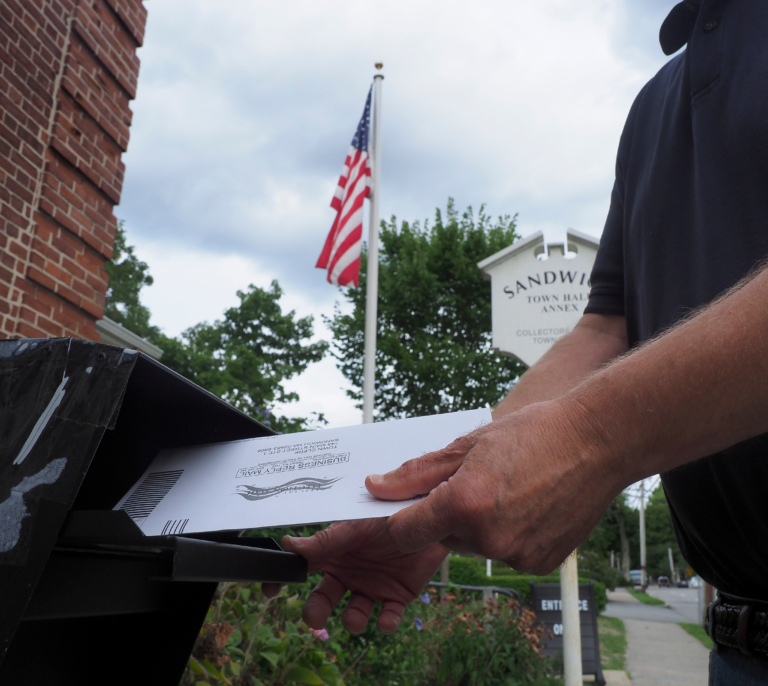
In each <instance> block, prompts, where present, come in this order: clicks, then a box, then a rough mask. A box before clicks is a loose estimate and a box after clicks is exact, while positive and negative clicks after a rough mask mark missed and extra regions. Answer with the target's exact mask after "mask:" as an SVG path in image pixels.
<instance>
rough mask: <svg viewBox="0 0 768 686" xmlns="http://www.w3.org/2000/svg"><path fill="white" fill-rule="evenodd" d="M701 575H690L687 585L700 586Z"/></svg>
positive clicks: (690, 586)
mask: <svg viewBox="0 0 768 686" xmlns="http://www.w3.org/2000/svg"><path fill="white" fill-rule="evenodd" d="M701 583H702V582H701V577H700V576H692V577H691V578H690V579H689V580H688V587H689V588H701Z"/></svg>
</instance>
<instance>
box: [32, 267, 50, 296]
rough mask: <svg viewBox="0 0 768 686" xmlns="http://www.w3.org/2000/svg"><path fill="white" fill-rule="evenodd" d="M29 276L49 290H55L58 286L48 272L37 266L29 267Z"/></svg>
mask: <svg viewBox="0 0 768 686" xmlns="http://www.w3.org/2000/svg"><path fill="white" fill-rule="evenodd" d="M27 278H28V279H29V280H30V281H32V282H34V283H36V284H39V285H40V286H45V288H47V289H48V290H49V291H54V292H55V290H54V289H55V288H56V282H55V281H54V280H53V279H52V278H51V277H50V276H48V275H47V274H44V273H43V272H42V271H40V270H39V269H38V268H37V267H34V266H32V265H30V266H29V268H28V269H27Z"/></svg>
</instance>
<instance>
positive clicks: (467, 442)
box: [365, 436, 474, 500]
mask: <svg viewBox="0 0 768 686" xmlns="http://www.w3.org/2000/svg"><path fill="white" fill-rule="evenodd" d="M473 445H474V441H473V440H472V439H471V438H470V437H469V436H465V437H463V438H459V439H457V440H455V441H454V442H453V443H451V444H450V445H449V446H447V447H446V448H443V449H442V450H436V451H435V452H433V453H427V454H426V455H422V456H421V457H417V458H415V459H413V460H408V461H407V462H404V463H403V464H402V465H400V466H399V467H398V468H397V469H394V470H392V471H391V472H387V473H386V474H371V475H370V476H368V477H366V479H365V487H366V488H367V489H368V492H369V493H370V494H371V495H373V496H375V497H376V498H381V499H382V500H407V499H408V498H413V497H414V496H417V495H422V494H424V493H429V492H430V491H431V490H432V489H433V488H435V487H436V486H437V485H438V484H441V483H442V482H443V481H447V480H448V479H449V478H450V477H451V476H453V474H454V473H455V472H456V470H457V469H458V468H459V467H460V466H461V463H462V462H463V461H464V458H465V457H466V455H467V453H468V452H469V450H470V449H471V447H472V446H473Z"/></svg>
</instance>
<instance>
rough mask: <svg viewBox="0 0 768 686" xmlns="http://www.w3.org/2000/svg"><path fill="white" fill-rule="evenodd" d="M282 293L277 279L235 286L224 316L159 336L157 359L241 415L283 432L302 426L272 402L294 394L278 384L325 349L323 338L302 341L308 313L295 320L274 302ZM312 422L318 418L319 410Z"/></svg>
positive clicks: (309, 330)
mask: <svg viewBox="0 0 768 686" xmlns="http://www.w3.org/2000/svg"><path fill="white" fill-rule="evenodd" d="M282 294H283V292H282V289H281V288H280V286H279V285H278V283H277V281H273V282H272V285H271V287H270V288H269V290H264V289H263V288H259V287H257V286H253V285H251V286H249V287H248V290H247V291H238V292H237V297H238V298H239V299H240V304H239V305H238V306H237V307H231V308H229V309H228V310H226V312H224V318H223V319H221V320H217V321H215V322H213V324H209V323H207V322H203V323H201V324H197V325H196V326H193V327H191V328H189V329H187V330H186V331H184V332H183V333H182V334H181V336H180V337H179V338H169V337H167V336H160V337H159V338H158V340H157V344H158V345H159V346H160V347H161V348H162V349H163V350H164V353H163V360H162V361H163V364H165V365H166V366H168V367H170V368H171V369H173V370H174V371H176V372H178V373H179V374H181V375H182V376H185V377H186V378H188V379H190V380H192V381H194V382H195V383H196V384H199V385H200V386H202V387H203V388H205V389H207V390H209V391H210V392H211V393H213V394H215V395H217V396H219V397H220V398H222V399H224V400H226V401H227V402H228V403H230V404H232V405H234V406H235V407H236V408H238V409H239V410H241V411H242V412H245V413H246V414H248V415H250V416H252V417H255V418H257V419H259V420H260V421H262V422H265V423H266V424H268V425H271V426H272V428H274V429H276V430H278V431H283V432H288V431H298V430H301V429H302V428H307V426H308V425H307V420H306V419H303V418H299V417H294V418H287V417H276V416H275V415H274V414H273V411H272V410H273V408H274V405H275V403H287V402H292V401H295V400H298V399H299V396H298V394H297V393H296V392H294V391H286V390H285V387H284V385H283V384H284V383H285V382H286V381H287V380H288V379H290V378H292V377H294V376H295V375H297V374H300V373H301V372H303V371H304V370H305V369H306V368H307V367H308V366H309V365H310V364H311V363H312V362H319V361H320V360H321V359H322V358H323V357H324V355H325V353H326V351H327V350H328V344H327V343H326V342H325V341H318V342H315V343H310V342H308V341H309V339H310V338H311V337H312V333H313V328H312V317H311V316H309V317H302V318H300V319H296V313H295V312H294V311H293V310H292V311H291V312H288V313H287V314H284V313H283V311H282V308H281V307H280V302H279V301H280V298H281V296H282ZM316 421H317V422H319V423H323V422H324V421H325V420H324V418H323V416H322V414H316Z"/></svg>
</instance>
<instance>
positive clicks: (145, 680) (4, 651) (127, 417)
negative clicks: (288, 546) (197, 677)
mask: <svg viewBox="0 0 768 686" xmlns="http://www.w3.org/2000/svg"><path fill="white" fill-rule="evenodd" d="M272 433H273V432H272V431H271V430H270V429H268V428H267V427H265V426H263V425H262V424H260V423H259V422H257V421H255V420H253V419H251V418H250V417H248V416H247V415H244V414H243V413H241V412H239V411H238V410H236V409H235V408H233V407H231V406H230V405H228V404H227V403H224V402H222V401H221V400H220V399H218V398H217V397H215V396H214V395H212V394H210V393H208V392H207V391H205V390H203V389H201V388H200V387H198V386H196V385H195V384H192V383H190V382H189V381H187V380H186V379H184V378H183V377H181V376H179V375H178V374H176V373H174V372H172V371H170V370H169V369H167V368H166V367H164V366H163V365H162V364H160V363H158V362H156V361H155V360H153V359H151V358H149V357H146V356H144V355H142V354H141V353H137V352H135V351H132V350H123V349H122V348H116V347H113V346H107V345H101V344H96V343H91V342H88V341H81V340H76V339H33V340H22V341H0V584H1V586H0V588H2V612H1V613H0V684H6V683H7V684H20V685H21V684H45V685H46V686H49V685H50V686H56V685H65V684H66V685H69V684H78V685H79V686H82V685H83V684H105V683H108V684H110V685H115V684H137V683H142V684H158V685H166V684H167V685H168V686H172V685H175V684H178V683H179V681H180V679H181V677H182V674H183V672H184V668H185V666H186V664H187V661H188V659H189V655H190V653H191V652H192V648H193V646H194V643H195V640H196V638H197V635H198V633H199V630H200V627H201V625H202V623H203V621H204V620H205V616H206V612H207V610H208V607H209V605H210V602H211V599H212V598H213V595H214V593H215V591H216V587H217V584H218V582H219V581H273V582H291V581H304V580H306V570H307V567H306V562H305V561H304V560H303V559H302V558H301V557H299V556H297V555H294V554H291V553H286V552H284V551H282V550H281V549H280V547H279V546H278V545H277V544H276V543H275V542H274V541H273V540H272V539H260V538H251V537H241V536H240V535H239V534H240V532H236V531H235V532H231V531H226V532H210V533H197V534H193V535H163V536H145V535H144V534H143V533H142V532H141V530H140V529H139V528H138V527H137V526H136V524H135V523H134V521H133V520H132V519H131V518H130V517H129V516H128V515H127V514H126V513H125V512H124V511H119V510H117V511H113V509H112V508H113V507H114V506H115V504H116V503H117V502H118V501H119V500H120V498H121V497H122V496H123V495H125V493H126V492H127V491H128V490H129V489H130V487H131V486H132V485H133V484H134V483H135V482H136V480H137V479H138V477H139V476H141V474H143V472H144V471H145V469H146V468H147V466H148V465H149V464H150V462H151V461H152V460H153V458H154V457H155V456H156V455H157V453H158V452H159V451H160V450H162V449H165V448H178V447H187V446H195V445H201V444H206V443H213V442H220V441H231V440H239V439H243V438H256V437H260V436H267V435H271V434H272Z"/></svg>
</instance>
